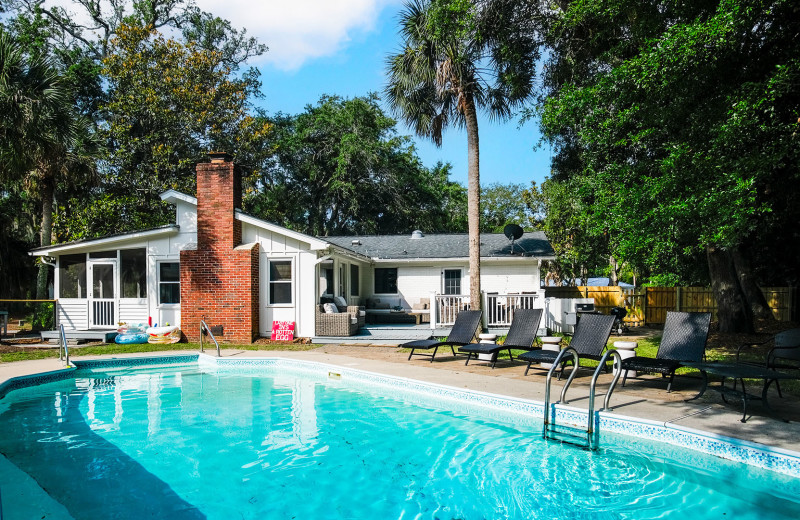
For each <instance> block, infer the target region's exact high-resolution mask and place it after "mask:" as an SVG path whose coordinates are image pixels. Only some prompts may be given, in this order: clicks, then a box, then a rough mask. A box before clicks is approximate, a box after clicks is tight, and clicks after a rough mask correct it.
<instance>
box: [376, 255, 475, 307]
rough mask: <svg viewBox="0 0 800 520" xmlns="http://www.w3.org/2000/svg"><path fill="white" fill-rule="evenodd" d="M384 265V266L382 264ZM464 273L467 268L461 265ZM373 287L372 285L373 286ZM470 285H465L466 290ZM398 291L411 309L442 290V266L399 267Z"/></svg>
mask: <svg viewBox="0 0 800 520" xmlns="http://www.w3.org/2000/svg"><path fill="white" fill-rule="evenodd" d="M381 267H383V266H381ZM459 267H461V266H455V265H454V266H447V268H448V269H458V268H459ZM461 269H462V274H463V275H465V276H466V268H464V267H461ZM369 284H370V286H373V284H374V275H373V277H371V278H370V280H369ZM371 288H372V287H371ZM467 288H468V286H464V285H463V280H462V289H464V290H466V289H467ZM397 291H398V292H399V294H400V305H402V306H403V307H405V308H408V309H410V308H411V306H412V305H414V304H416V303H419V300H420V299H421V298H430V296H431V293H432V292H437V293H441V292H442V268H441V267H438V266H427V267H417V266H407V265H402V266H399V267H398V268H397Z"/></svg>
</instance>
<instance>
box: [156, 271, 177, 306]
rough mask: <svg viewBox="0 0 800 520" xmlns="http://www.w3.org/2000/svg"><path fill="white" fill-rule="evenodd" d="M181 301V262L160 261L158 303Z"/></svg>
mask: <svg viewBox="0 0 800 520" xmlns="http://www.w3.org/2000/svg"><path fill="white" fill-rule="evenodd" d="M180 302H181V264H179V263H178V262H161V263H159V264H158V303H161V304H166V303H180Z"/></svg>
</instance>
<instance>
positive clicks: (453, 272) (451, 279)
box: [442, 269, 461, 294]
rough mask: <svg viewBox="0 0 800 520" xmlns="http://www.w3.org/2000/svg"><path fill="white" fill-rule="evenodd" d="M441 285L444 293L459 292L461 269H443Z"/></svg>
mask: <svg viewBox="0 0 800 520" xmlns="http://www.w3.org/2000/svg"><path fill="white" fill-rule="evenodd" d="M442 285H443V287H442V292H443V293H444V294H461V269H445V270H444V273H443V280H442Z"/></svg>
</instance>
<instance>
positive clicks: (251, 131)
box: [59, 25, 270, 239]
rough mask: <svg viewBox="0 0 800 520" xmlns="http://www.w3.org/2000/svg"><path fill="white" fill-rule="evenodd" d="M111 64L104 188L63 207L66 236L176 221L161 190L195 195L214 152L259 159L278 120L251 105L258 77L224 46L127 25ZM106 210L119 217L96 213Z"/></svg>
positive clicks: (107, 65) (113, 44)
mask: <svg viewBox="0 0 800 520" xmlns="http://www.w3.org/2000/svg"><path fill="white" fill-rule="evenodd" d="M103 65H104V68H103V77H104V79H105V81H106V85H107V96H106V97H107V100H106V102H105V103H104V104H103V105H102V107H101V109H102V111H103V118H102V119H103V121H104V123H103V125H102V127H101V134H102V136H103V138H104V139H105V140H106V142H107V146H108V154H107V156H106V157H105V160H104V161H103V169H102V171H101V173H102V177H103V187H102V190H101V191H100V192H98V193H95V194H94V195H93V196H92V197H91V198H89V199H85V198H84V199H81V198H76V199H74V200H73V204H69V205H66V206H65V207H64V210H65V213H64V214H63V215H61V218H60V220H59V230H60V232H61V233H62V236H63V238H69V239H74V238H80V237H81V236H97V235H99V234H108V233H114V232H122V231H129V230H131V229H136V228H140V227H142V226H144V227H152V226H156V225H161V224H164V223H166V222H168V221H169V219H170V213H169V208H167V207H166V205H165V204H163V203H162V202H161V200H160V198H159V194H160V193H161V192H162V191H164V190H166V189H170V188H171V189H176V190H180V191H184V192H187V193H193V192H194V190H195V174H194V167H195V165H196V164H197V162H199V161H200V160H202V159H203V157H204V155H205V153H206V152H208V151H209V150H225V151H228V152H229V153H231V154H234V155H235V156H236V158H237V160H238V161H239V162H241V163H243V164H248V165H252V164H254V163H256V164H258V162H259V158H258V157H257V155H258V153H259V150H258V142H260V141H263V140H264V139H265V138H266V134H267V133H268V131H269V127H270V125H269V123H268V122H267V121H266V120H265V119H264V118H263V117H259V116H253V115H252V114H251V112H250V106H249V104H248V103H249V99H250V98H251V97H252V96H253V95H255V93H256V92H257V89H258V87H259V83H258V82H257V81H255V80H254V79H253V78H250V77H247V78H237V77H235V76H233V75H232V70H231V68H230V67H228V66H226V65H224V63H223V60H222V54H221V53H219V52H216V51H211V50H206V49H203V48H201V47H200V46H199V45H197V44H195V43H192V42H189V43H181V42H180V41H177V40H174V39H167V38H165V37H164V36H162V35H160V34H159V33H157V32H156V31H152V30H150V29H148V28H145V27H141V26H125V25H122V26H119V27H118V28H117V30H116V36H115V37H114V38H113V39H112V40H111V41H110V42H109V54H108V56H107V57H106V58H105V60H104V62H103ZM102 205H107V206H109V207H108V208H105V209H104V208H99V206H102ZM98 213H99V214H106V213H116V214H117V215H118V218H116V219H110V220H108V219H93V218H88V217H89V216H90V215H95V214H98ZM78 222H81V223H85V224H86V225H88V226H89V227H88V228H85V227H82V226H79V225H76V224H77V223H78Z"/></svg>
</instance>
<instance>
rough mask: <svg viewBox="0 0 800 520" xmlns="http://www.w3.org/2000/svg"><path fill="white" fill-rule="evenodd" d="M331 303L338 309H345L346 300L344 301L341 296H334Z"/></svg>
mask: <svg viewBox="0 0 800 520" xmlns="http://www.w3.org/2000/svg"><path fill="white" fill-rule="evenodd" d="M333 303H335V304H336V305H338V306H339V307H347V300H345V299H344V298H342V297H341V296H334V297H333Z"/></svg>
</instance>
